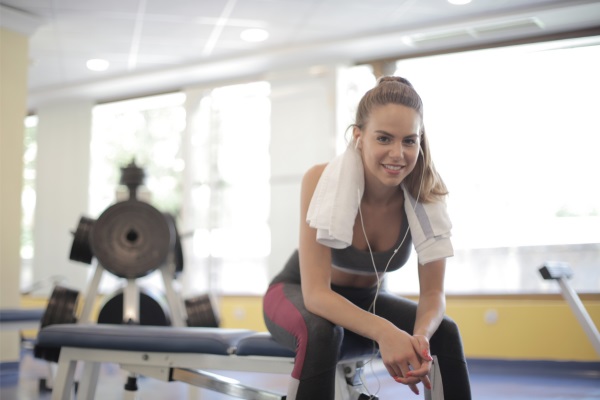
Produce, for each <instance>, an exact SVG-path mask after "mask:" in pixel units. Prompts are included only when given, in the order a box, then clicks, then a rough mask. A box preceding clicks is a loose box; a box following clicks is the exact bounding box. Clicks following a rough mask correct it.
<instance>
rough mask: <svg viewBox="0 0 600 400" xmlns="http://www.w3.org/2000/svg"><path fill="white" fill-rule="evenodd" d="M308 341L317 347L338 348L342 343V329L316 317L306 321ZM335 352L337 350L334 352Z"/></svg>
mask: <svg viewBox="0 0 600 400" xmlns="http://www.w3.org/2000/svg"><path fill="white" fill-rule="evenodd" d="M306 325H307V329H308V342H309V343H310V344H314V345H315V346H318V347H319V348H327V349H338V350H339V348H340V347H341V345H342V340H343V338H344V330H343V328H342V327H340V326H338V325H334V324H332V323H331V322H329V321H328V320H326V319H323V318H320V317H317V318H314V319H312V321H310V322H309V321H307V324H306ZM336 353H337V352H336Z"/></svg>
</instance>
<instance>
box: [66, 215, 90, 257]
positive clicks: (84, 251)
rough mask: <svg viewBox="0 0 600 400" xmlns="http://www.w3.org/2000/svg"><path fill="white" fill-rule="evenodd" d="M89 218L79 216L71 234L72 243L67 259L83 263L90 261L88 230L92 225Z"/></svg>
mask: <svg viewBox="0 0 600 400" xmlns="http://www.w3.org/2000/svg"><path fill="white" fill-rule="evenodd" d="M94 221H95V220H93V219H91V218H87V217H81V219H80V220H79V225H77V230H76V231H75V235H74V236H73V244H72V245H71V253H70V254H69V259H71V260H73V261H79V262H82V263H85V264H91V263H92V257H93V256H94V255H93V254H92V248H91V247H90V231H91V230H92V226H93V225H94Z"/></svg>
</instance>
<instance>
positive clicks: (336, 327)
mask: <svg viewBox="0 0 600 400" xmlns="http://www.w3.org/2000/svg"><path fill="white" fill-rule="evenodd" d="M352 128H353V131H352V136H353V137H352V142H351V143H350V145H349V146H348V149H347V150H346V152H345V153H344V154H342V155H340V156H338V157H336V159H334V160H332V162H330V163H329V164H325V165H316V166H314V167H312V168H311V169H309V170H308V171H307V172H306V174H305V176H304V178H303V180H302V189H301V214H302V215H301V221H302V222H301V224H300V225H301V226H300V243H299V249H298V251H297V252H295V253H294V255H292V257H291V258H290V260H289V261H288V262H287V264H286V266H285V268H284V269H283V271H282V272H281V273H280V274H279V275H277V276H276V277H275V278H274V279H273V281H272V282H271V284H270V286H269V289H268V291H267V293H266V295H265V298H264V315H265V322H266V325H267V327H268V329H269V331H270V332H271V334H272V335H273V337H274V338H275V340H277V341H278V342H280V343H282V344H283V345H286V346H288V347H290V348H292V349H294V350H295V351H296V360H295V364H294V370H293V372H292V381H291V384H290V387H289V389H288V397H287V398H288V400H294V399H295V400H300V399H306V400H318V399H326V400H330V399H333V398H334V390H335V389H334V381H335V367H336V363H337V360H338V357H339V349H340V345H341V341H342V339H343V336H344V334H358V335H360V336H363V337H366V338H368V339H371V340H373V341H374V342H376V344H377V346H378V348H379V351H380V354H381V358H382V361H383V363H384V365H385V367H386V369H387V371H388V372H389V374H390V376H391V377H392V378H393V379H394V380H395V381H397V382H399V383H402V384H405V385H408V386H409V387H410V389H411V390H412V391H413V392H414V393H415V394H418V393H419V389H418V386H417V384H418V383H422V384H423V385H424V386H425V387H427V388H431V382H430V381H429V378H428V376H427V374H428V373H429V371H430V368H431V364H432V361H433V359H432V357H431V354H435V355H436V356H437V358H438V362H439V367H440V370H441V375H442V380H443V382H444V385H443V386H444V397H445V400H453V399H457V400H469V399H470V398H471V394H470V386H469V378H468V372H467V367H466V362H465V357H464V354H463V350H462V343H461V339H460V334H459V332H458V328H457V327H456V324H455V323H454V322H453V321H451V320H450V319H448V318H447V317H444V311H445V295H444V273H445V264H446V262H445V259H446V257H449V256H451V255H452V246H451V243H450V239H449V236H450V232H449V230H450V223H449V220H448V219H447V216H446V215H445V204H444V196H445V195H446V194H447V190H446V187H445V185H444V183H443V182H442V180H441V178H440V177H439V175H438V174H437V172H436V171H435V168H434V166H433V162H432V161H431V158H430V151H429V146H428V142H427V138H426V136H425V131H424V128H423V107H422V103H421V99H420V97H419V95H418V94H417V93H416V92H415V90H414V89H413V87H412V85H411V84H410V83H409V82H408V81H407V80H406V79H403V78H399V77H384V78H381V79H380V80H379V81H378V83H377V85H376V86H375V87H374V88H373V89H371V90H370V91H368V92H367V93H366V94H365V95H364V97H363V98H362V99H361V101H360V103H359V105H358V109H357V112H356V120H355V123H354V124H353V125H352ZM328 199H329V200H328ZM330 199H333V200H330ZM328 202H329V203H330V204H327V203H328ZM354 203H356V204H354ZM348 210H350V211H348ZM319 213H324V215H322V216H319ZM424 213H425V214H427V213H432V214H435V213H438V214H440V215H437V216H435V217H433V218H431V220H429V219H428V217H427V216H425V222H424V224H423V219H422V215H423V214H424ZM438 220H440V221H442V223H441V225H444V224H445V225H446V226H445V227H442V228H443V229H441V230H439V229H438V228H437V227H436V226H433V228H432V226H430V225H432V224H435V223H436V221H438ZM319 221H321V222H322V221H326V222H325V225H327V224H329V223H330V222H331V221H338V222H334V223H333V225H339V226H334V227H331V226H325V227H323V226H321V222H319ZM432 221H433V222H432ZM444 221H445V222H444ZM425 225H426V226H425ZM323 228H325V230H323ZM430 228H432V229H430ZM436 230H437V231H436ZM429 231H434V232H433V233H431V232H429ZM428 232H429V233H428ZM440 232H441V233H440ZM411 244H414V247H415V248H416V249H417V253H418V256H419V265H418V271H419V286H420V295H419V302H418V304H417V303H414V302H412V301H409V300H407V299H403V298H400V297H398V296H394V295H392V294H390V293H387V292H385V291H383V290H380V289H381V283H382V279H383V276H384V274H385V273H386V272H388V271H393V270H397V269H399V268H400V267H402V266H403V265H404V263H406V261H407V259H408V257H409V254H410V248H411V247H412V246H411Z"/></svg>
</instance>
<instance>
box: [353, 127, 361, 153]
mask: <svg viewBox="0 0 600 400" xmlns="http://www.w3.org/2000/svg"><path fill="white" fill-rule="evenodd" d="M360 134H361V132H360V128H359V127H358V126H355V127H354V129H353V130H352V137H353V138H354V148H355V149H358V145H359V144H360Z"/></svg>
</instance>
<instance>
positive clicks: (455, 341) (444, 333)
mask: <svg viewBox="0 0 600 400" xmlns="http://www.w3.org/2000/svg"><path fill="white" fill-rule="evenodd" d="M431 351H432V353H434V354H435V353H440V352H442V353H456V354H457V355H459V356H460V357H462V353H463V351H462V340H461V337H460V329H459V327H458V324H457V323H456V322H455V321H454V320H453V319H451V318H450V317H444V319H443V320H442V322H441V323H440V326H439V328H438V329H437V331H436V332H435V334H434V335H433V336H432V337H431Z"/></svg>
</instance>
